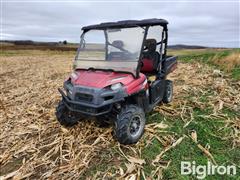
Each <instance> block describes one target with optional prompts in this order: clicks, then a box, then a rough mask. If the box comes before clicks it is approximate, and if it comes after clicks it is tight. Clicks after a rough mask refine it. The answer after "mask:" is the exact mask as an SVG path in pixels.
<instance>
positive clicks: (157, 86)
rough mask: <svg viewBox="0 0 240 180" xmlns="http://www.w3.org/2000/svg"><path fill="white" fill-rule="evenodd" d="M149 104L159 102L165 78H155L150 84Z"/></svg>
mask: <svg viewBox="0 0 240 180" xmlns="http://www.w3.org/2000/svg"><path fill="white" fill-rule="evenodd" d="M149 90H150V104H154V103H157V102H160V101H161V100H162V98H163V95H164V90H165V80H164V79H162V80H156V81H154V82H153V84H152V85H151V86H150V89H149Z"/></svg>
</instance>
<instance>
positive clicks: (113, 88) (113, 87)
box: [110, 83, 122, 91]
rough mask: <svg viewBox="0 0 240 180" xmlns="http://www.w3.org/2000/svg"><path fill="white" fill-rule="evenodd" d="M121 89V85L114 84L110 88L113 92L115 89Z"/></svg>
mask: <svg viewBox="0 0 240 180" xmlns="http://www.w3.org/2000/svg"><path fill="white" fill-rule="evenodd" d="M121 87H122V84H121V83H116V84H113V85H111V87H110V88H111V89H112V90H113V91H114V90H117V89H119V88H121Z"/></svg>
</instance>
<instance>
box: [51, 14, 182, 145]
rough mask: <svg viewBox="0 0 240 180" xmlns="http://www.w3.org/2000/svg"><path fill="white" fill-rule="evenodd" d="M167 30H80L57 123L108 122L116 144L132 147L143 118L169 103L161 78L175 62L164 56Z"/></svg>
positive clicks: (148, 25) (169, 89)
mask: <svg viewBox="0 0 240 180" xmlns="http://www.w3.org/2000/svg"><path fill="white" fill-rule="evenodd" d="M167 24H168V22H167V21H166V20H164V19H144V20H127V21H118V22H108V23H101V24H97V25H91V26H85V27H83V28H82V30H83V33H82V35H81V41H80V46H79V48H78V51H77V55H76V58H75V61H74V66H73V67H74V72H73V73H72V74H71V76H70V77H69V78H68V79H67V80H66V81H65V82H64V90H61V89H59V92H60V93H61V95H62V100H61V101H60V102H59V105H58V107H57V108H56V117H57V119H58V121H59V122H60V123H61V124H62V125H65V126H71V125H74V124H76V123H77V122H78V120H79V119H80V118H81V117H82V116H83V115H89V116H95V117H96V118H97V120H98V121H101V122H105V121H106V120H107V121H109V120H110V121H112V122H113V124H114V136H115V137H116V139H117V140H118V141H119V142H120V143H121V144H132V143H136V142H137V141H138V140H139V139H140V138H141V136H142V135H143V132H144V126H145V122H146V118H145V113H147V112H150V111H151V110H152V109H153V108H154V107H155V106H157V105H158V104H159V103H160V102H163V103H169V102H170V101H171V100H172V96H173V84H172V81H170V80H168V79H167V75H168V74H169V73H170V72H172V71H173V70H174V69H175V68H176V66H177V58H176V57H171V56H167V41H168V29H167ZM152 76H154V78H153V79H152ZM149 77H151V78H149Z"/></svg>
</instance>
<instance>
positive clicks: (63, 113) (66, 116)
mask: <svg viewBox="0 0 240 180" xmlns="http://www.w3.org/2000/svg"><path fill="white" fill-rule="evenodd" d="M56 117H57V120H58V121H59V123H60V124H61V125H63V126H67V127H69V126H73V125H75V124H77V122H78V120H79V117H77V116H76V113H74V112H72V111H69V109H68V108H67V107H66V105H65V104H64V102H63V101H60V102H59V104H58V106H57V108H56Z"/></svg>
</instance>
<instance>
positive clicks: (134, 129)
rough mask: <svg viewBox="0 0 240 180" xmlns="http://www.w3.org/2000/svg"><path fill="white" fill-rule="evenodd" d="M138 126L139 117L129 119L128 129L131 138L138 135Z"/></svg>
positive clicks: (139, 122) (139, 123)
mask: <svg viewBox="0 0 240 180" xmlns="http://www.w3.org/2000/svg"><path fill="white" fill-rule="evenodd" d="M140 125H141V118H140V116H134V117H133V118H132V119H131V122H130V127H129V130H130V134H131V135H132V136H136V135H137V134H138V132H139V129H140Z"/></svg>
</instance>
